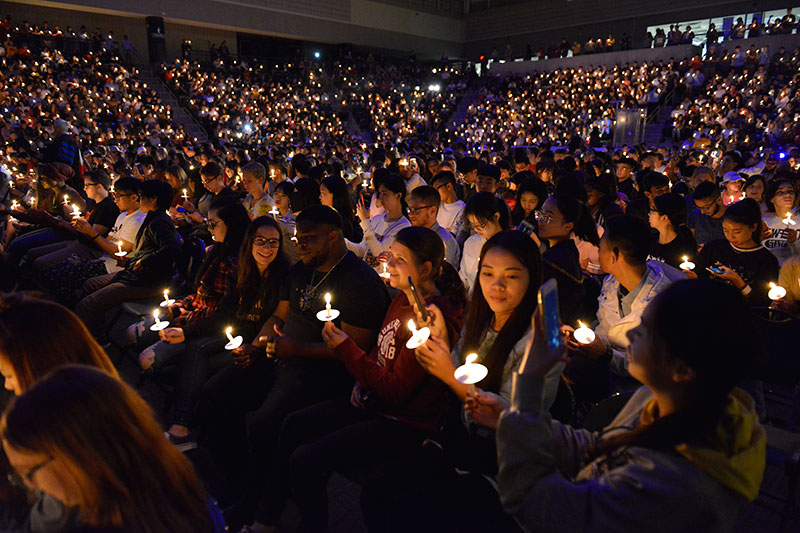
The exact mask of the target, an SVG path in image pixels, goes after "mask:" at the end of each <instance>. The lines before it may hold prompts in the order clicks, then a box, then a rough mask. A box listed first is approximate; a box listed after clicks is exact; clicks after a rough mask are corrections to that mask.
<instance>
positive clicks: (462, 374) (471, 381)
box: [453, 353, 489, 394]
mask: <svg viewBox="0 0 800 533" xmlns="http://www.w3.org/2000/svg"><path fill="white" fill-rule="evenodd" d="M477 360H478V354H476V353H471V354H469V355H468V356H467V358H466V359H465V360H464V364H463V365H461V366H460V367H458V368H456V370H455V372H453V377H454V378H456V381H458V382H459V383H464V384H465V385H469V393H470V394H475V384H476V383H478V382H479V381H481V380H482V379H483V378H485V377H486V375H487V374H488V373H489V369H488V368H486V367H485V366H483V365H482V364H480V363H476V362H475V361H477Z"/></svg>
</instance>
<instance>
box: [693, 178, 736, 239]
mask: <svg viewBox="0 0 800 533" xmlns="http://www.w3.org/2000/svg"><path fill="white" fill-rule="evenodd" d="M694 205H695V207H697V209H695V210H694V211H692V212H691V213H690V214H689V229H691V230H692V233H693V234H694V238H695V239H696V240H697V244H698V245H700V246H701V247H702V246H704V245H705V244H706V243H707V242H710V241H714V240H717V239H722V238H724V237H725V234H724V233H723V231H722V216H723V215H724V214H725V209H726V208H727V206H726V205H725V204H724V203H722V195H721V194H720V190H719V187H718V186H717V184H716V183H711V182H708V181H704V182H701V183H700V184H699V185H698V186H697V188H696V189H695V190H694Z"/></svg>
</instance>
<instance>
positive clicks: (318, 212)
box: [297, 204, 342, 230]
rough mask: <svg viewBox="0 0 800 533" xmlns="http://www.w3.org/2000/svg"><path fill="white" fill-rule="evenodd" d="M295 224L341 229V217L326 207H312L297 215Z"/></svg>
mask: <svg viewBox="0 0 800 533" xmlns="http://www.w3.org/2000/svg"><path fill="white" fill-rule="evenodd" d="M297 224H312V225H314V226H319V225H327V226H333V227H335V228H337V229H340V230H341V229H342V217H341V216H339V213H337V212H336V210H335V209H333V208H331V207H328V206H327V205H320V204H318V205H312V206H309V207H306V208H305V209H303V210H302V211H301V212H300V214H299V215H297Z"/></svg>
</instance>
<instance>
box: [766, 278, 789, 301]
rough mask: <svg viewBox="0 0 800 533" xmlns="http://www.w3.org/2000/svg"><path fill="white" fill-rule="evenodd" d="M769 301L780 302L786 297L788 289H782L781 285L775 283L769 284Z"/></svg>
mask: <svg viewBox="0 0 800 533" xmlns="http://www.w3.org/2000/svg"><path fill="white" fill-rule="evenodd" d="M768 296H769V299H770V300H772V301H775V300H780V299H781V298H784V297H785V296H786V289H784V288H783V287H781V286H780V285H776V284H774V283H773V282H771V281H770V282H769V294H768Z"/></svg>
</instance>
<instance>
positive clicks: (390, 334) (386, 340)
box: [378, 318, 400, 367]
mask: <svg viewBox="0 0 800 533" xmlns="http://www.w3.org/2000/svg"><path fill="white" fill-rule="evenodd" d="M399 329H400V319H399V318H395V319H394V320H392V321H391V322H389V323H388V324H386V325H385V326H383V329H382V330H381V332H380V334H379V335H378V364H379V365H381V366H382V367H386V360H389V361H391V360H393V359H394V356H395V353H396V351H397V346H395V344H396V343H395V338H396V337H397V330H399Z"/></svg>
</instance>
